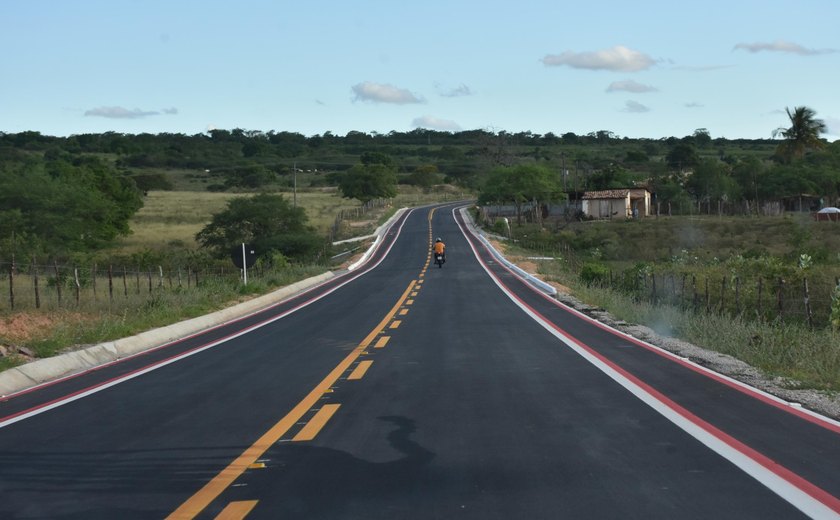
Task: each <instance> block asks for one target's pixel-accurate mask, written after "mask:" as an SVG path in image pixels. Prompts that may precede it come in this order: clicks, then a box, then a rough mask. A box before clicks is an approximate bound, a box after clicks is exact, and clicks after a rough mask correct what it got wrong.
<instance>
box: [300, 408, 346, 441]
mask: <svg viewBox="0 0 840 520" xmlns="http://www.w3.org/2000/svg"><path fill="white" fill-rule="evenodd" d="M340 407H341V405H340V404H325V405H324V406H322V407H321V409H320V410H318V411H317V412H316V413H315V417H313V418H312V419H310V420H309V422H308V423H306V426H304V427H303V428H302V429H301V430H300V431H299V432H298V434H297V435H295V436H294V437H292V440H293V441H295V442H300V441H311V440H312V439H314V438H315V436H316V435H318V432H320V431H321V429H322V428H323V427H324V425H326V424H327V421H329V420H330V417H332V416H333V414H335V412H337V411H338V409H339V408H340Z"/></svg>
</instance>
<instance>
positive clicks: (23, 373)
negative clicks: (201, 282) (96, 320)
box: [0, 271, 335, 396]
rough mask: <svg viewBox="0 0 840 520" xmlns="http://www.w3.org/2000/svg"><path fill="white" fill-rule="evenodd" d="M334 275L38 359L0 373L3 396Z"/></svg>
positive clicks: (249, 311)
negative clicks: (118, 337) (211, 311)
mask: <svg viewBox="0 0 840 520" xmlns="http://www.w3.org/2000/svg"><path fill="white" fill-rule="evenodd" d="M334 276H335V273H333V272H331V271H330V272H326V273H324V274H321V275H318V276H314V277H312V278H307V279H306V280H301V281H300V282H296V283H293V284H291V285H288V286H286V287H282V288H280V289H277V290H276V291H273V292H271V293H269V294H265V295H263V296H259V297H257V298H254V299H252V300H248V301H246V302H242V303H240V304H237V305H234V306H232V307H228V308H226V309H222V310H219V311H216V312H213V313H211V314H206V315H204V316H199V317H197V318H192V319H189V320H185V321H181V322H179V323H174V324H172V325H167V326H165V327H159V328H156V329H152V330H148V331H145V332H141V333H140V334H137V335H135V336H130V337H128V338H121V339H117V340H114V341H107V342H105V343H100V344H98V345H94V346H92V347H88V348H85V349H81V350H77V351H73V352H67V353H65V354H61V355H58V356H54V357H51V358H45V359H37V360H35V361H32V362H30V363H26V364H24V365H21V366H18V367H14V368H10V369H8V370H5V371H3V372H0V395H2V396H7V395H10V394H13V393H16V392H20V391H21V390H25V389H27V388H30V387H32V386H35V385H39V384H41V383H45V382H48V381H54V380H56V379H60V378H62V377H66V376H69V375H72V374H77V373H80V372H84V371H85V370H89V369H91V368H94V367H97V366H100V365H104V364H106V363H110V362H113V361H116V360H118V359H122V358H125V357H128V356H131V355H134V354H138V353H140V352H143V351H145V350H149V349H151V348H155V347H159V346H161V345H165V344H167V343H170V342H172V341H176V340H179V339H181V338H184V337H187V336H190V335H193V334H196V333H198V332H201V331H202V330H206V329H208V328H211V327H215V326H217V325H221V324H223V323H226V322H229V321H232V320H235V319H238V318H241V317H243V316H247V315H249V314H253V313H255V312H258V311H259V310H262V309H265V308H266V307H269V306H271V305H273V304H275V303H278V302H281V301H283V300H285V299H286V298H289V297H290V296H293V295H295V294H297V293H299V292H301V291H303V290H306V289H309V288H312V287H315V286H316V285H318V284H321V283H323V282H326V281H327V280H329V279H330V278H333V277H334Z"/></svg>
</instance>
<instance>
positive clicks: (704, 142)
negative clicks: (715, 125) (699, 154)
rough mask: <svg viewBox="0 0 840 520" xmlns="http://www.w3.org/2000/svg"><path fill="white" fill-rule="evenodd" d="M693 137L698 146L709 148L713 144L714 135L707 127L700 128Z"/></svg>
mask: <svg viewBox="0 0 840 520" xmlns="http://www.w3.org/2000/svg"><path fill="white" fill-rule="evenodd" d="M691 137H692V138H693V140H694V144H696V145H697V147H698V148H708V147H709V145H710V144H712V136H711V135H710V134H709V131H708V130H707V129H705V128H698V129H697V130H695V131H694V134H692V136H691Z"/></svg>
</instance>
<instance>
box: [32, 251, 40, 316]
mask: <svg viewBox="0 0 840 520" xmlns="http://www.w3.org/2000/svg"><path fill="white" fill-rule="evenodd" d="M32 283H33V284H34V285H35V308H36V309H40V308H41V290H40V288H39V287H38V263H37V262H36V261H35V255H32Z"/></svg>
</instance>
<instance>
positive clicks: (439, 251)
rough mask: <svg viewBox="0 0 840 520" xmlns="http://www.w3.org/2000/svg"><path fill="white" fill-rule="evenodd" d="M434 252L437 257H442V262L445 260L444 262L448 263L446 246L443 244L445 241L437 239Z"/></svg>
mask: <svg viewBox="0 0 840 520" xmlns="http://www.w3.org/2000/svg"><path fill="white" fill-rule="evenodd" d="M432 252H433V253H434V254H435V255H440V256H441V260H443V262H444V263H446V244H444V243H443V240H441V239H440V237H437V239H436V240H435V245H434V247H432Z"/></svg>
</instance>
